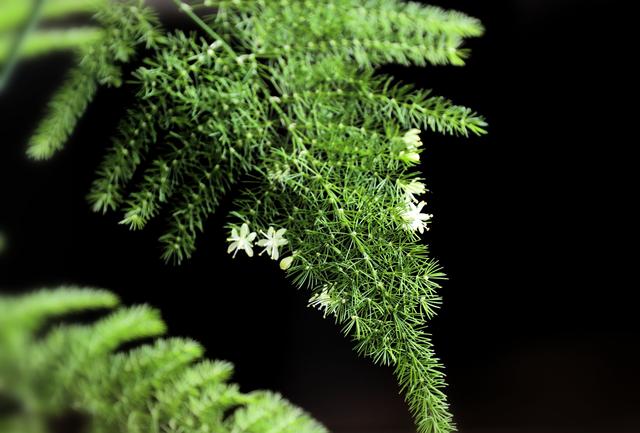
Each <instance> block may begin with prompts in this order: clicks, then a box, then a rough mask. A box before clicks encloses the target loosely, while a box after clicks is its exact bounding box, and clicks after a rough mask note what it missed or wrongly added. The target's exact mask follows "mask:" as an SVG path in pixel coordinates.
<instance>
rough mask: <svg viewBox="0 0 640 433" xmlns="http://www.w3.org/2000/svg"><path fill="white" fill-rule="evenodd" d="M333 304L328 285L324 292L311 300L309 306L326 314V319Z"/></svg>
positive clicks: (315, 295) (323, 287)
mask: <svg viewBox="0 0 640 433" xmlns="http://www.w3.org/2000/svg"><path fill="white" fill-rule="evenodd" d="M331 302H332V299H331V296H330V295H329V286H327V285H326V284H325V285H324V286H322V291H321V292H320V293H316V294H314V295H313V296H311V298H309V306H310V307H313V308H317V309H318V310H320V311H322V312H324V315H325V317H326V315H327V312H328V311H327V310H328V309H329V307H330V306H331Z"/></svg>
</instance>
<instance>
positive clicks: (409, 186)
mask: <svg viewBox="0 0 640 433" xmlns="http://www.w3.org/2000/svg"><path fill="white" fill-rule="evenodd" d="M402 141H403V142H404V144H405V145H406V146H407V147H406V150H403V151H402V152H400V158H401V159H402V160H403V161H405V162H407V163H417V162H419V161H420V154H419V153H418V148H419V147H420V146H422V140H420V130H419V129H416V128H413V129H410V130H409V131H407V133H406V134H404V136H403V137H402ZM398 185H399V186H400V187H401V188H402V189H403V190H404V194H405V195H404V208H403V210H402V214H401V215H402V220H403V227H404V228H405V229H406V230H411V231H418V232H419V233H420V234H422V233H424V232H425V231H428V230H429V226H428V224H429V222H430V221H431V218H433V215H431V214H427V213H423V212H422V208H423V207H425V206H426V205H427V203H426V202H425V201H422V200H419V199H418V198H417V196H420V195H422V194H424V193H425V192H426V191H427V189H426V187H425V185H424V183H422V180H421V179H412V180H411V181H410V182H408V183H406V182H402V181H398Z"/></svg>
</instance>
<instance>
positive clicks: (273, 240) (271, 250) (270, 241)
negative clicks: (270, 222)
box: [257, 227, 289, 260]
mask: <svg viewBox="0 0 640 433" xmlns="http://www.w3.org/2000/svg"><path fill="white" fill-rule="evenodd" d="M286 231H287V229H280V230H278V231H276V229H274V228H273V227H269V230H267V233H265V232H263V231H261V232H260V233H262V236H264V237H265V238H264V239H260V240H259V241H258V242H257V244H258V246H261V247H264V250H262V252H260V254H262V253H264V252H265V251H266V252H267V254H269V256H270V257H271V258H272V259H273V260H278V258H279V257H280V251H278V248H279V247H281V246H283V245H287V244H288V243H289V241H288V240H286V239H285V238H284V237H283V235H284V234H285V233H286Z"/></svg>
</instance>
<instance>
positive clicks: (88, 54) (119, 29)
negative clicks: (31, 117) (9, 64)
mask: <svg viewBox="0 0 640 433" xmlns="http://www.w3.org/2000/svg"><path fill="white" fill-rule="evenodd" d="M95 20H96V22H97V23H98V24H99V25H100V27H101V28H102V31H101V33H99V34H92V35H91V37H90V38H89V40H86V39H87V38H86V36H87V35H82V34H77V35H75V36H76V37H75V38H74V39H73V41H74V42H75V43H78V38H77V36H84V38H83V41H82V42H83V43H82V45H80V47H81V61H79V64H78V65H77V66H76V67H75V68H74V69H73V70H72V71H71V72H70V73H69V77H68V78H67V81H66V82H65V84H64V85H63V86H62V87H61V88H60V89H59V90H58V91H57V93H56V94H55V95H54V96H53V97H52V99H51V102H50V106H49V113H48V114H47V116H46V117H45V119H44V120H43V121H42V122H41V124H40V125H39V127H38V130H37V131H36V132H35V134H34V136H33V137H32V138H31V142H30V143H29V149H28V154H29V156H31V157H32V158H34V159H46V158H49V157H51V156H52V155H53V154H54V153H55V152H56V151H57V150H59V149H60V148H61V147H62V146H63V145H64V143H65V142H66V141H67V139H68V138H69V136H70V135H71V133H72V132H73V129H74V128H75V126H76V123H77V121H78V119H79V117H80V116H81V115H82V114H83V113H84V111H85V109H86V107H87V105H88V104H89V102H91V100H92V99H93V97H94V95H95V92H96V91H97V89H98V86H100V85H107V86H116V87H118V86H120V85H121V84H122V77H121V74H122V73H121V68H120V66H121V64H123V63H126V62H129V61H130V60H131V58H132V57H133V56H134V55H135V53H136V48H138V47H139V46H140V45H144V46H146V47H147V48H151V47H154V46H156V44H157V43H158V42H159V41H160V40H161V39H162V36H161V34H160V33H158V31H157V27H158V22H157V18H156V16H155V14H154V13H153V11H152V10H151V9H149V8H148V7H146V6H144V4H143V1H142V0H137V1H127V2H108V3H106V2H105V3H104V5H102V7H101V8H100V10H99V11H98V12H97V13H96V15H95Z"/></svg>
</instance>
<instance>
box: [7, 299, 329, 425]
mask: <svg viewBox="0 0 640 433" xmlns="http://www.w3.org/2000/svg"><path fill="white" fill-rule="evenodd" d="M117 305H118V299H117V298H116V297H115V296H114V295H113V294H111V293H109V292H105V291H96V290H90V289H79V288H61V289H57V290H44V291H40V292H36V293H33V294H30V295H25V296H21V297H7V296H1V297H0V400H2V399H3V398H4V399H8V398H10V399H12V400H14V401H16V402H17V403H18V406H17V410H15V411H13V412H2V413H0V430H1V431H2V432H5V433H44V432H47V431H50V430H49V429H48V428H49V426H50V425H51V421H52V420H53V419H55V418H56V417H60V416H61V415H64V414H66V413H69V412H74V413H78V414H80V415H83V416H85V417H86V418H87V419H88V426H87V429H86V430H83V431H87V432H88V433H89V432H91V433H93V432H95V433H107V432H110V433H112V432H118V433H125V432H126V433H149V432H166V433H183V432H193V433H196V432H198V433H213V432H215V433H326V432H327V430H326V429H325V428H324V427H323V426H321V425H320V424H319V423H317V422H316V421H314V420H313V419H312V418H310V417H309V416H308V415H307V414H305V413H304V412H303V411H301V410H300V409H298V408H297V407H295V406H292V405H291V404H290V403H288V402H287V401H286V400H284V399H283V398H281V397H280V396H279V395H278V394H274V393H270V392H265V391H257V392H251V393H243V392H240V390H239V388H238V386H237V385H235V384H230V383H228V380H229V378H230V377H231V374H232V372H233V366H232V365H231V364H229V363H228V362H224V361H208V360H202V357H203V352H204V350H203V348H202V346H200V345H199V344H198V343H196V342H194V341H192V340H188V339H182V338H170V339H157V340H155V342H153V343H150V344H144V345H137V346H135V347H133V348H129V349H126V350H123V349H121V346H122V345H123V344H129V346H131V344H132V343H134V342H136V341H138V340H140V339H142V338H149V337H156V336H158V335H161V334H163V333H164V332H165V324H164V323H163V321H162V319H161V318H160V314H159V312H158V311H156V310H154V309H152V308H149V307H147V306H139V307H131V308H120V309H118V310H116V311H115V312H113V313H111V314H110V315H109V316H107V317H104V318H102V319H100V320H98V321H97V322H95V323H86V324H82V325H81V324H70V323H66V324H63V325H58V326H55V327H47V324H48V322H50V321H52V320H58V321H59V319H60V318H63V317H64V316H66V315H69V314H72V313H81V312H87V311H90V310H98V309H112V308H114V307H116V306H117Z"/></svg>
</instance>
